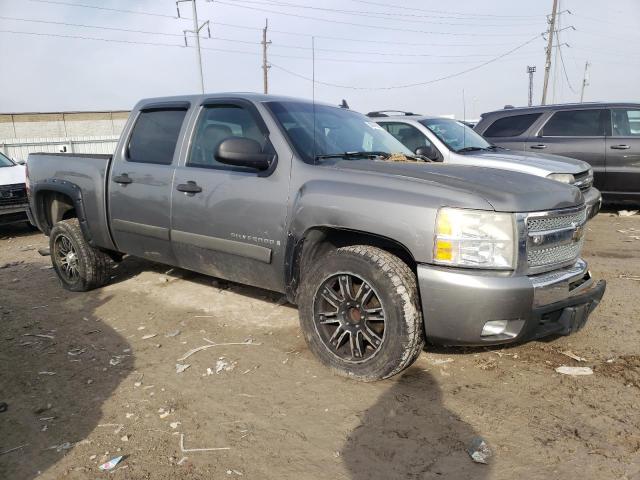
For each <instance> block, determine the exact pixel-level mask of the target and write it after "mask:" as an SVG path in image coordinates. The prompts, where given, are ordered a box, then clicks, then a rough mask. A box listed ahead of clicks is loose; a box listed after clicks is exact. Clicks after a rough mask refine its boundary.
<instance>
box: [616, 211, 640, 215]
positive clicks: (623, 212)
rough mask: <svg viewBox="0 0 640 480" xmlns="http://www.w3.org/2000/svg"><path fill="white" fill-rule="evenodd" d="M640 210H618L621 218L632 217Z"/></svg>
mask: <svg viewBox="0 0 640 480" xmlns="http://www.w3.org/2000/svg"><path fill="white" fill-rule="evenodd" d="M638 211H640V210H618V216H619V217H632V216H634V215H636V214H637V213H638Z"/></svg>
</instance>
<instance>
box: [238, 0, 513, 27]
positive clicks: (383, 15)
mask: <svg viewBox="0 0 640 480" xmlns="http://www.w3.org/2000/svg"><path fill="white" fill-rule="evenodd" d="M239 1H241V2H242V3H250V4H255V5H267V6H274V7H290V8H298V9H306V10H314V11H320V12H329V13H342V14H348V15H358V16H360V17H369V18H375V19H378V20H387V21H388V20H397V21H402V22H409V23H420V24H424V22H425V21H424V19H425V18H429V19H431V18H442V17H438V16H434V15H419V14H407V13H397V12H394V13H389V12H373V11H371V10H344V9H337V8H326V7H318V6H312V5H298V4H295V3H289V2H283V1H280V0H263V1H256V0H239ZM389 17H396V18H389ZM406 17H409V18H406ZM415 18H420V20H415ZM444 18H449V17H444ZM455 19H456V20H467V19H458V18H455ZM505 20H509V21H514V19H505ZM523 20H524V19H521V20H520V21H523ZM429 23H430V24H435V25H450V26H459V27H463V26H474V27H505V26H506V25H505V24H478V23H477V22H476V23H451V22H434V21H432V20H430V21H429ZM518 26H521V25H518Z"/></svg>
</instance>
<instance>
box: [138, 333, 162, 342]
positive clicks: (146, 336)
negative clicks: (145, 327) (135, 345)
mask: <svg viewBox="0 0 640 480" xmlns="http://www.w3.org/2000/svg"><path fill="white" fill-rule="evenodd" d="M157 336H158V334H157V333H150V334H149V335H144V336H143V337H142V340H149V339H150V338H154V337H157Z"/></svg>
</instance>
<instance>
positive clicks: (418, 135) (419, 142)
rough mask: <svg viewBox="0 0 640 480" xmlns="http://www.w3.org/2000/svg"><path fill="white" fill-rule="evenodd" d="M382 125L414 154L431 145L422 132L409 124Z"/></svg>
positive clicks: (391, 123)
mask: <svg viewBox="0 0 640 480" xmlns="http://www.w3.org/2000/svg"><path fill="white" fill-rule="evenodd" d="M380 125H381V126H382V127H383V128H384V129H385V130H386V131H387V132H389V133H390V134H391V135H393V136H394V137H395V138H396V140H398V141H399V142H400V143H402V144H403V145H404V146H405V147H407V148H408V149H409V150H411V151H412V152H415V151H416V150H417V149H418V148H420V147H428V146H430V145H431V143H430V142H429V140H428V139H427V137H425V136H424V134H423V133H422V132H421V131H420V130H418V129H417V128H416V127H414V126H412V125H409V124H407V123H393V122H384V123H380Z"/></svg>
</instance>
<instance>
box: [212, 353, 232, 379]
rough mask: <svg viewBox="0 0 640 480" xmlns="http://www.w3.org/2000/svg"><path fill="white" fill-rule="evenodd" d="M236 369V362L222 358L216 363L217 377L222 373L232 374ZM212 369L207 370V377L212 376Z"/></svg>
mask: <svg viewBox="0 0 640 480" xmlns="http://www.w3.org/2000/svg"><path fill="white" fill-rule="evenodd" d="M234 368H236V362H229V361H227V359H226V358H224V357H220V358H218V361H217V362H216V375H218V374H220V372H230V371H231V370H233V369H234ZM210 372H211V369H210V368H207V375H211V373H213V372H211V373H210Z"/></svg>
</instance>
